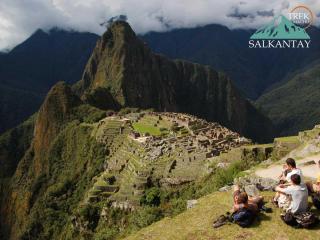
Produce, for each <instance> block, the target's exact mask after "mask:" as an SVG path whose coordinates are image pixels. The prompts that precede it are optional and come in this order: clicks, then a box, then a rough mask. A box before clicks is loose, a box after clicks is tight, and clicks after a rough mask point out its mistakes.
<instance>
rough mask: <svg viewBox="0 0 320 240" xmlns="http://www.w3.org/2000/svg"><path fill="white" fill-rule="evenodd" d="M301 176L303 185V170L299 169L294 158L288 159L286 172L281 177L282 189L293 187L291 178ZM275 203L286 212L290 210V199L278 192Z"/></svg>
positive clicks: (274, 199)
mask: <svg viewBox="0 0 320 240" xmlns="http://www.w3.org/2000/svg"><path fill="white" fill-rule="evenodd" d="M295 174H296V175H299V176H300V181H301V183H303V176H302V171H301V169H299V168H297V166H296V161H295V160H294V159H293V158H288V159H287V160H286V165H285V167H284V172H283V173H282V174H281V176H280V177H279V180H280V183H281V187H282V188H285V187H288V186H290V185H291V176H293V175H295ZM273 203H274V204H275V205H277V206H278V207H280V208H283V209H284V210H286V209H288V208H289V206H290V198H289V197H288V196H287V195H285V194H281V193H280V192H277V193H276V195H275V197H274V198H273Z"/></svg>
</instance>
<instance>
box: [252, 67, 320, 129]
mask: <svg viewBox="0 0 320 240" xmlns="http://www.w3.org/2000/svg"><path fill="white" fill-rule="evenodd" d="M256 105H257V106H258V108H260V109H261V110H262V111H263V112H264V113H265V114H266V115H267V116H268V117H269V118H270V119H271V120H272V121H273V122H274V124H275V125H276V126H277V127H278V128H279V129H280V130H281V134H282V135H290V134H296V133H297V132H298V131H299V130H304V129H310V128H312V127H313V126H314V125H315V124H316V123H317V122H319V119H320V108H319V106H320V64H315V65H313V66H311V67H309V68H307V69H306V70H304V71H302V72H300V73H298V74H296V75H295V76H294V77H293V78H292V79H290V80H289V81H287V82H285V83H284V84H283V85H280V86H279V87H276V88H275V89H272V90H271V91H269V92H267V93H265V94H264V95H262V96H261V97H260V98H259V99H258V100H257V101H256Z"/></svg>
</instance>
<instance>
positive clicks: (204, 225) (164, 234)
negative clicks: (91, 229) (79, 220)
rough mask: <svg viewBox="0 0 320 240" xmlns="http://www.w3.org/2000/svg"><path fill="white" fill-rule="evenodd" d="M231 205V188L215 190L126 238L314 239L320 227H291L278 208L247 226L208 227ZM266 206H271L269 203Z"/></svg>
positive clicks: (267, 196)
mask: <svg viewBox="0 0 320 240" xmlns="http://www.w3.org/2000/svg"><path fill="white" fill-rule="evenodd" d="M273 194H274V193H272V192H265V193H264V194H263V196H264V197H265V199H266V200H268V201H270V199H271V197H272V196H273ZM231 206H232V193H231V192H216V193H212V194H210V195H207V196H205V197H202V198H200V199H199V200H198V204H197V205H196V206H195V207H194V208H192V209H189V210H187V211H185V212H184V213H182V214H180V215H178V216H176V217H173V218H165V219H163V220H161V221H159V222H157V223H154V224H152V225H151V226H149V227H146V228H144V229H142V230H141V231H139V232H138V233H136V234H133V235H131V236H129V237H128V238H125V239H126V240H169V239H175V240H196V239H197V240H200V239H203V240H204V239H223V240H227V239H230V240H231V239H257V240H258V239H260V240H266V239H277V240H278V239H279V240H280V239H281V240H284V239H285V240H307V239H309V240H311V239H318V238H319V234H320V229H319V228H316V229H312V230H306V229H294V228H292V227H289V226H286V225H285V224H284V223H283V222H282V220H281V219H280V217H279V215H280V210H279V209H274V211H273V213H269V214H260V220H259V221H256V222H255V224H254V225H253V226H252V227H250V228H247V229H243V228H241V227H239V226H238V225H236V224H230V225H225V226H222V227H220V228H218V229H214V228H213V227H212V224H213V221H214V220H215V219H216V218H217V217H219V216H220V215H221V214H225V213H226V212H227V211H229V210H230V208H231ZM269 206H271V205H270V204H269Z"/></svg>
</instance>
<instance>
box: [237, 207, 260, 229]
mask: <svg viewBox="0 0 320 240" xmlns="http://www.w3.org/2000/svg"><path fill="white" fill-rule="evenodd" d="M232 219H233V221H234V222H235V223H236V224H238V225H239V226H240V227H249V226H250V225H251V224H252V223H253V221H254V219H255V214H254V213H253V212H252V211H250V210H249V209H246V208H242V209H240V210H238V211H236V212H235V213H233V215H232Z"/></svg>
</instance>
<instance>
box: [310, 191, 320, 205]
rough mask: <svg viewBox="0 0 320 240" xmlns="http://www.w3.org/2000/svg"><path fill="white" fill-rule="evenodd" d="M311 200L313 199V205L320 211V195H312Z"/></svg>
mask: <svg viewBox="0 0 320 240" xmlns="http://www.w3.org/2000/svg"><path fill="white" fill-rule="evenodd" d="M311 198H312V202H313V205H314V206H315V207H316V208H317V209H320V195H319V194H312V196H311Z"/></svg>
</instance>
